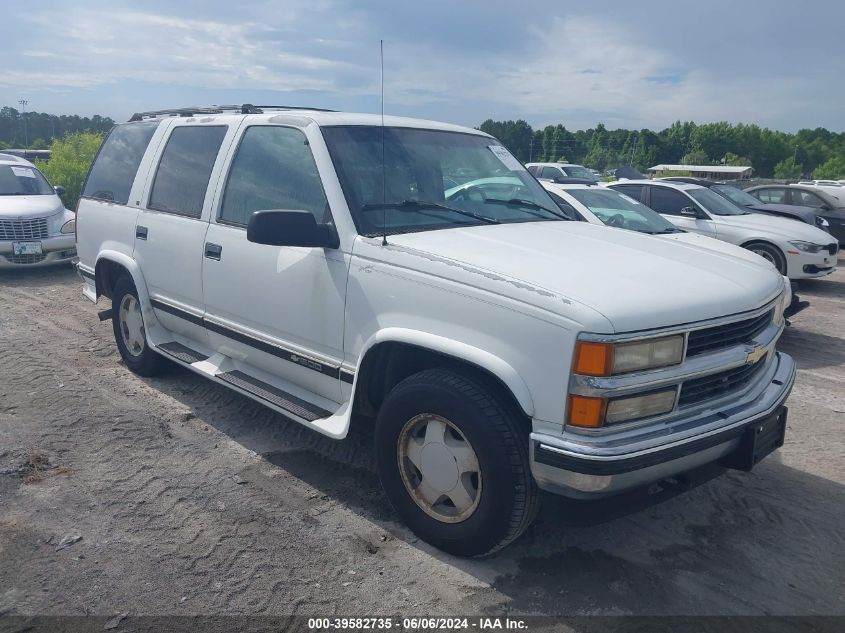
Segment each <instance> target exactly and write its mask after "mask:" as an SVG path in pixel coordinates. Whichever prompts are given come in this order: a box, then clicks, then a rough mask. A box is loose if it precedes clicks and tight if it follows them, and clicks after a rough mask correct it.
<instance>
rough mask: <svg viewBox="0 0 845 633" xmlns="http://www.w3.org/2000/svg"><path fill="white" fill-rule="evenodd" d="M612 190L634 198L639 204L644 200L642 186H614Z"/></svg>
mask: <svg viewBox="0 0 845 633" xmlns="http://www.w3.org/2000/svg"><path fill="white" fill-rule="evenodd" d="M611 189H616V191H618V192H619V193H624V194H625V195H626V196H628V197H629V198H633V199H634V200H636V201H637V202H640V201H641V199H642V193H643V186H642V185H613V187H611Z"/></svg>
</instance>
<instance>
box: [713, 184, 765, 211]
mask: <svg viewBox="0 0 845 633" xmlns="http://www.w3.org/2000/svg"><path fill="white" fill-rule="evenodd" d="M711 189H712V190H713V191H715V192H716V193H718V194H720V195H723V196H724V197H725V198H727V199H728V200H730V201H731V202H733V203H735V204H738V205H739V206H741V207H750V206H753V205H755V204H760V201H759V200H758V199H757V198H755V197H754V196H752V195H751V194H750V193H745V192H744V191H743V190H742V189H737V188H736V187H734V186H733V185H714V186H713V187H711Z"/></svg>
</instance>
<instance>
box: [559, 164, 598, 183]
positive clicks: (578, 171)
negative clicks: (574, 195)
mask: <svg viewBox="0 0 845 633" xmlns="http://www.w3.org/2000/svg"><path fill="white" fill-rule="evenodd" d="M563 169H564V171H565V172H566V175H567V176H569V177H570V178H585V179H586V180H595V179H596V175H595V174H594V173H593V172H591V171H590V170H589V169H587V168H586V167H581V165H567V166H566V167H564V168H563Z"/></svg>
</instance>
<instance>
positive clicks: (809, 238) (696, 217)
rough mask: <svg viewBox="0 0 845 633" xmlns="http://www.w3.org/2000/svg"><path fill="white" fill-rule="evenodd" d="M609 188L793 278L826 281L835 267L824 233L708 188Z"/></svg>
mask: <svg viewBox="0 0 845 633" xmlns="http://www.w3.org/2000/svg"><path fill="white" fill-rule="evenodd" d="M608 186H609V187H611V188H613V189H616V190H617V191H621V192H622V193H624V194H627V195H629V196H630V197H632V198H634V199H635V200H639V201H640V202H642V203H643V204H645V205H647V206H650V207H651V208H652V209H654V210H655V211H657V212H658V213H660V214H662V215H663V216H664V217H665V218H666V219H667V220H669V221H670V222H672V224H674V225H676V226H678V227H680V228H682V229H686V230H689V231H693V232H695V233H700V234H701V235H706V236H708V237H715V238H717V239H720V240H724V241H726V242H730V243H731V244H736V245H737V246H742V247H743V248H747V249H748V250H750V251H752V252H754V253H756V254H758V255H760V256H761V257H764V258H765V259H768V260H769V261H770V262H772V264H774V265H775V267H776V268H777V269H778V271H780V273H781V274H782V275H786V276H787V277H789V278H790V279H808V278H811V277H823V276H825V275H829V274H830V273H832V272H833V270H834V269H835V267H836V258H837V254H838V252H839V246H838V244H837V243H836V241H835V240H834V239H833V238H832V236H830V235H828V234H827V233H825V232H824V231H822V230H821V229H819V228H816V227H815V226H808V225H806V224H804V223H802V222H796V221H794V220H787V219H785V218H776V217H764V216H762V215H758V214H756V213H751V212H750V211H748V210H746V209H744V208H742V207H739V206H737V205H735V204H734V203H732V202H731V201H730V200H728V199H727V198H724V197H722V196H720V195H719V194H717V193H714V192H712V191H710V189H708V188H707V187H701V186H700V185H693V184H689V183H682V182H671V181H667V180H639V181H636V180H625V181H617V182H615V183H610V184H609V185H608Z"/></svg>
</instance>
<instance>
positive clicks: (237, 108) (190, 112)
mask: <svg viewBox="0 0 845 633" xmlns="http://www.w3.org/2000/svg"><path fill="white" fill-rule="evenodd" d="M264 110H315V111H317V112H334V110H328V109H326V108H311V107H308V106H288V105H252V104H251V103H244V104H243V105H213V106H206V107H198V108H166V109H164V110H150V111H149V112H136V113H135V114H133V115H132V116H131V117H130V118H129V122H130V123H131V122H134V121H143V120H144V119H153V118H156V117H161V116H178V117H191V116H196V115H198V114H223V113H224V112H237V113H240V114H261V113H263V112H264Z"/></svg>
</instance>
